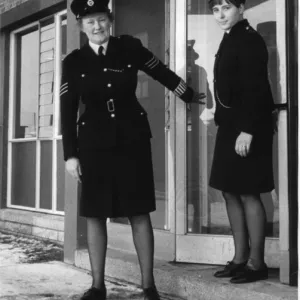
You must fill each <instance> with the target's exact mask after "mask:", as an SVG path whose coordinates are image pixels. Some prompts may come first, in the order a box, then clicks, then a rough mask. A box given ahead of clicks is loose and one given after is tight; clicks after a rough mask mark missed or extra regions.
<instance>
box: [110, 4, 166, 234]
mask: <svg viewBox="0 0 300 300" xmlns="http://www.w3.org/2000/svg"><path fill="white" fill-rule="evenodd" d="M115 14H116V16H122V17H121V18H118V17H117V18H116V22H115V24H114V25H115V26H114V31H115V35H116V36H118V35H120V34H130V35H133V36H135V37H137V38H139V39H140V40H141V42H142V43H143V45H144V46H145V47H147V48H149V49H150V50H151V51H152V52H153V53H154V54H155V55H156V56H157V57H158V58H159V59H160V60H162V61H165V52H166V50H167V49H166V47H167V46H165V1H161V0H153V1H151V2H149V1H146V0H139V1H134V0H128V1H116V2H115ZM154 16H155V17H154ZM136 95H137V98H138V100H139V102H140V104H141V105H142V106H143V107H144V108H145V110H146V111H147V113H148V119H149V122H150V126H151V129H152V135H153V138H152V140H151V144H152V160H153V169H154V182H155V195H156V211H155V212H153V213H151V219H152V224H153V227H154V228H159V229H168V215H167V213H168V200H167V197H166V167H165V165H166V161H165V131H164V127H165V88H164V87H163V86H162V85H160V84H159V83H158V82H157V81H155V80H153V79H152V78H150V77H149V76H148V75H146V74H145V73H144V72H141V71H140V72H139V73H138V87H137V91H136ZM141 201H143V195H141ZM113 221H114V222H118V223H125V224H127V223H128V220H127V219H114V220H113Z"/></svg>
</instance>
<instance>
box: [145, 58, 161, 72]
mask: <svg viewBox="0 0 300 300" xmlns="http://www.w3.org/2000/svg"><path fill="white" fill-rule="evenodd" d="M158 64H159V60H158V59H157V58H156V57H155V56H153V57H152V58H151V59H150V60H149V61H148V62H146V63H145V67H146V68H148V69H150V70H152V69H153V68H155V67H156V66H157V65H158Z"/></svg>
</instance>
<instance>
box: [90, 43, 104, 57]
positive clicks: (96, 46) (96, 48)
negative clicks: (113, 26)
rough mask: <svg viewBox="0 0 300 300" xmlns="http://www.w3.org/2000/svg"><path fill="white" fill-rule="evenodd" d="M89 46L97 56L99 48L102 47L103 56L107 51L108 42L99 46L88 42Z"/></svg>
mask: <svg viewBox="0 0 300 300" xmlns="http://www.w3.org/2000/svg"><path fill="white" fill-rule="evenodd" d="M89 45H90V47H91V48H92V49H93V50H94V52H95V53H96V54H97V55H98V51H99V48H100V46H102V47H103V52H102V53H103V54H104V55H105V54H106V51H107V46H108V41H107V42H105V43H103V44H101V45H98V44H95V43H93V42H91V41H89Z"/></svg>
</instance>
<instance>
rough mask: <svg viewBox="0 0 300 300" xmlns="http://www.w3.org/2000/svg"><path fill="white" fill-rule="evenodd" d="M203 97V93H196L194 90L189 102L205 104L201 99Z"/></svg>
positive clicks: (204, 96)
mask: <svg viewBox="0 0 300 300" xmlns="http://www.w3.org/2000/svg"><path fill="white" fill-rule="evenodd" d="M204 98H206V95H205V94H204V93H198V92H195V91H194V95H193V98H192V100H191V102H190V103H197V104H206V103H205V102H204V101H201V100H202V99H204Z"/></svg>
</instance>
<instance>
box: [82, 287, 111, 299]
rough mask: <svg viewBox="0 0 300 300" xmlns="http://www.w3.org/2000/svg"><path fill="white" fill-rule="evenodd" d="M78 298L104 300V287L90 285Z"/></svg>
mask: <svg viewBox="0 0 300 300" xmlns="http://www.w3.org/2000/svg"><path fill="white" fill-rule="evenodd" d="M80 300H106V287H103V288H101V289H97V288H95V287H91V288H90V289H88V290H87V291H86V292H85V293H84V294H83V296H82V297H81V298H80Z"/></svg>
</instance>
